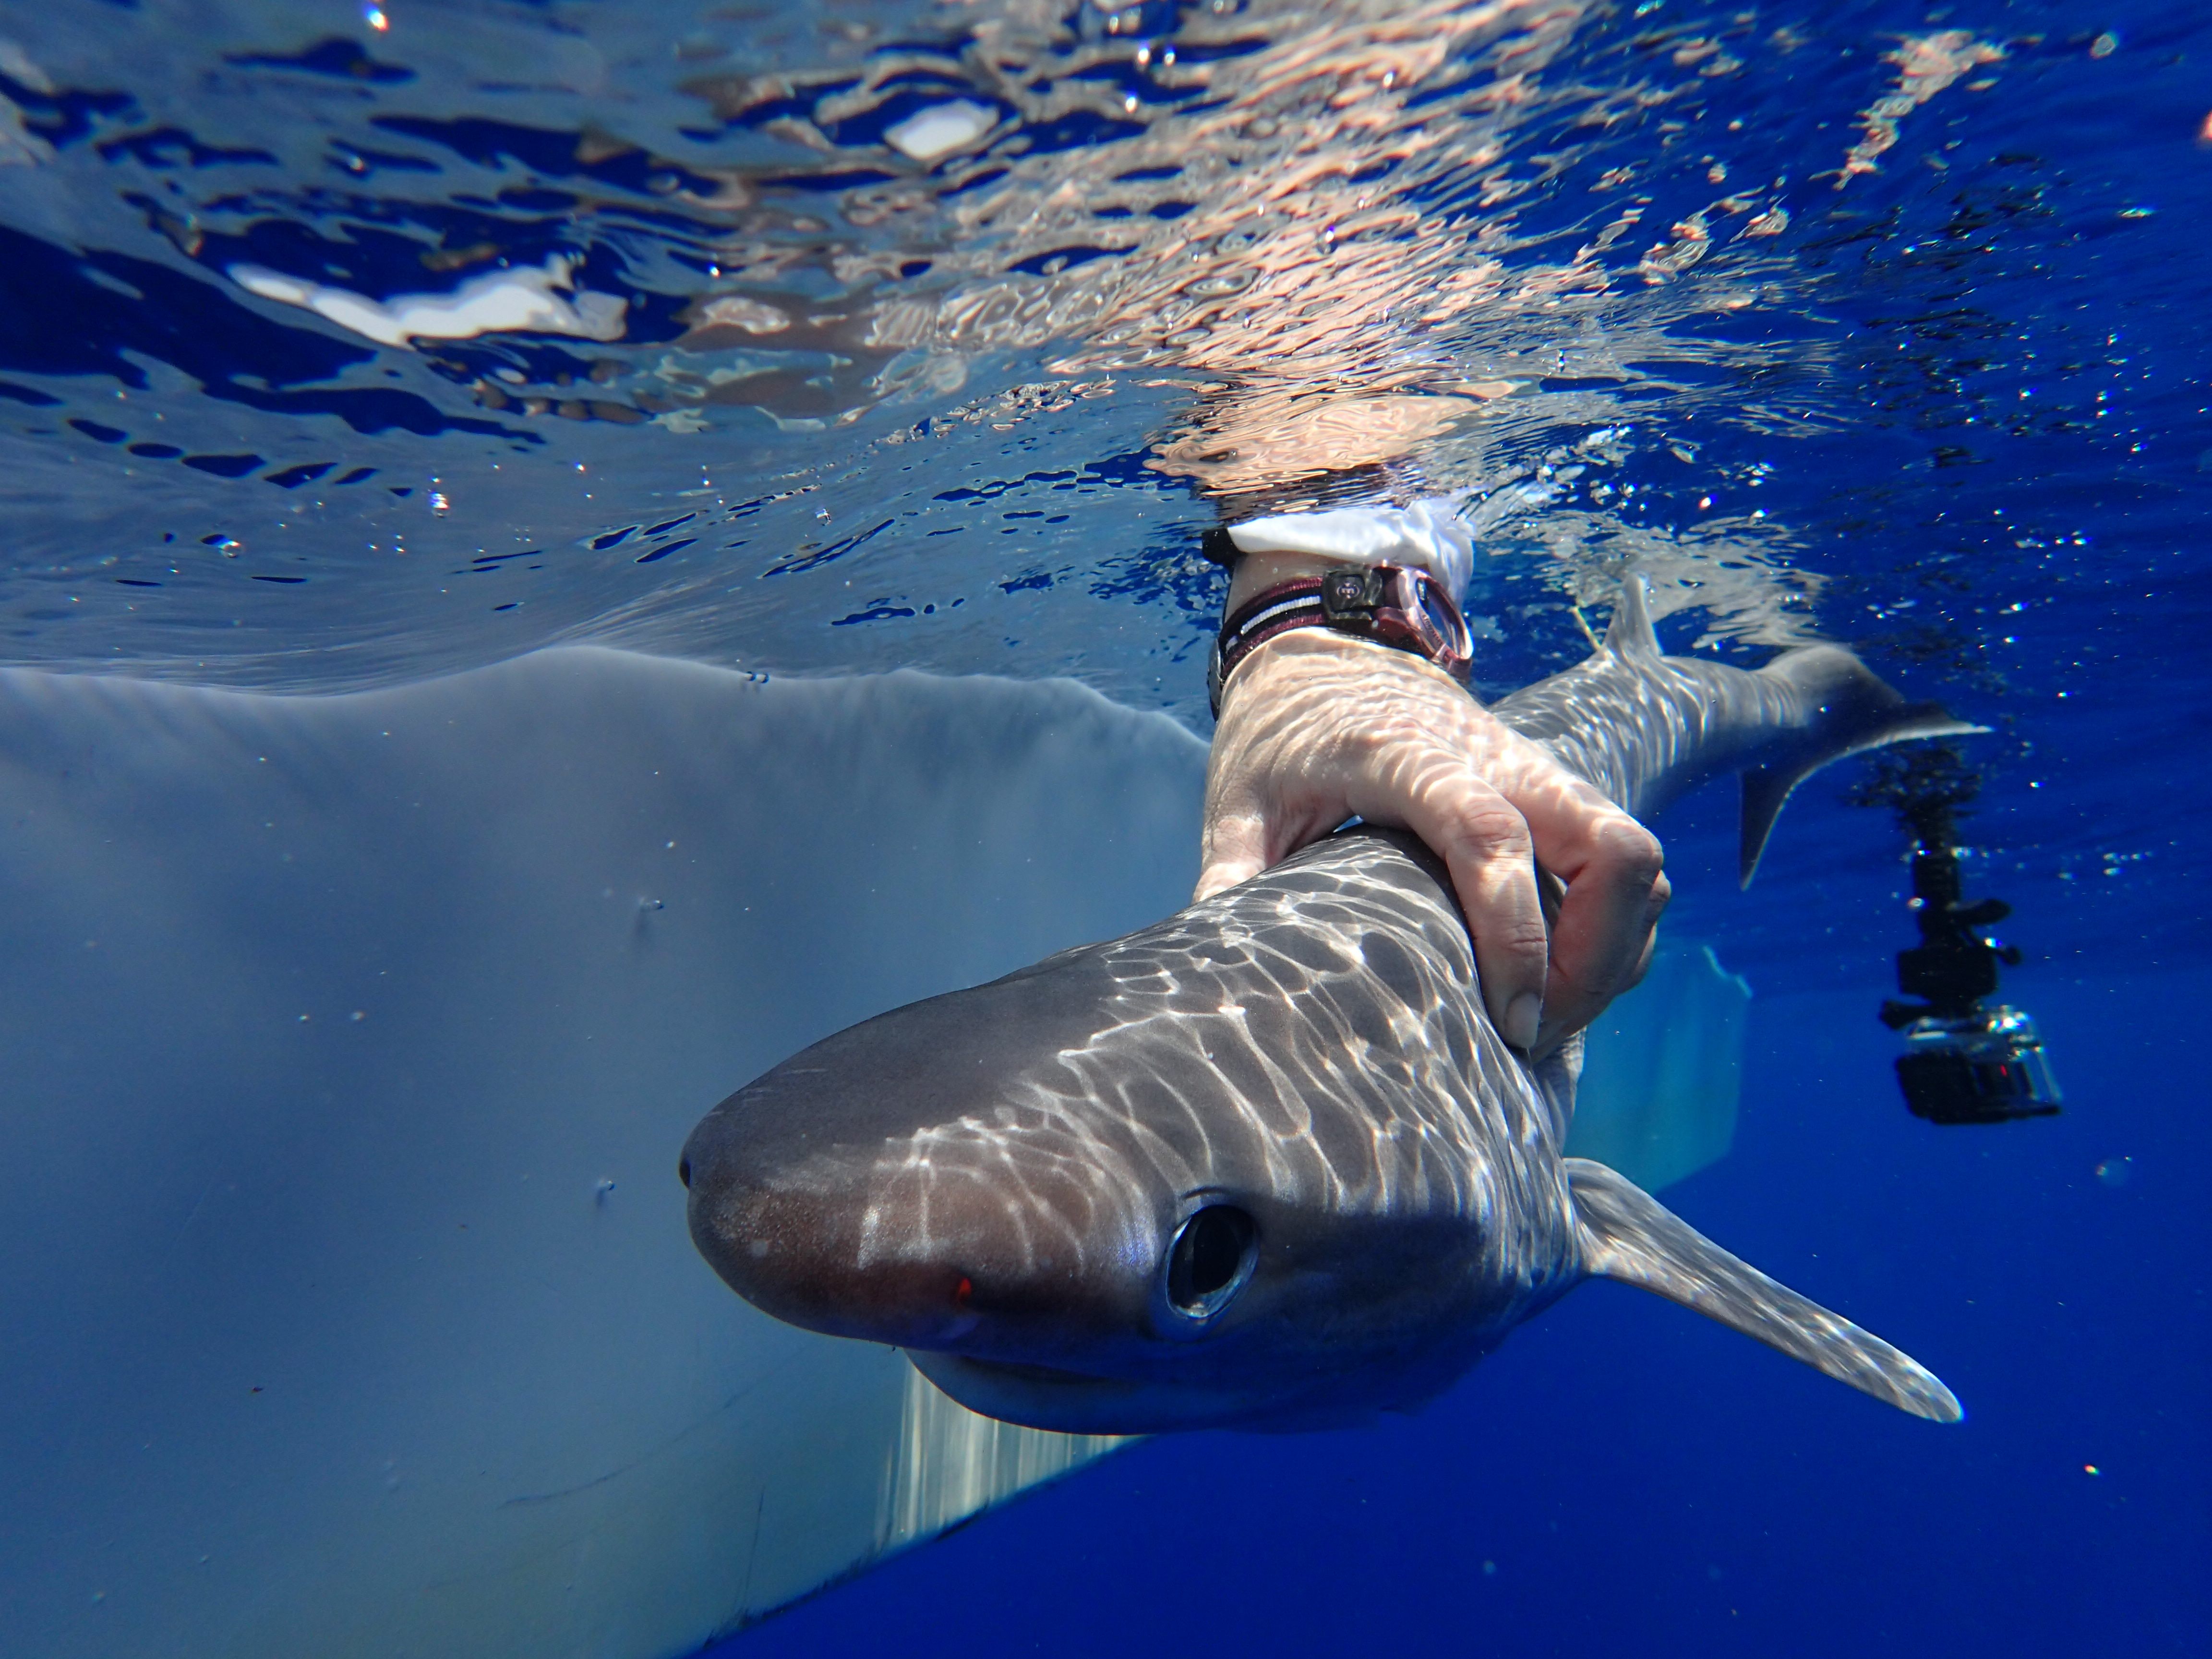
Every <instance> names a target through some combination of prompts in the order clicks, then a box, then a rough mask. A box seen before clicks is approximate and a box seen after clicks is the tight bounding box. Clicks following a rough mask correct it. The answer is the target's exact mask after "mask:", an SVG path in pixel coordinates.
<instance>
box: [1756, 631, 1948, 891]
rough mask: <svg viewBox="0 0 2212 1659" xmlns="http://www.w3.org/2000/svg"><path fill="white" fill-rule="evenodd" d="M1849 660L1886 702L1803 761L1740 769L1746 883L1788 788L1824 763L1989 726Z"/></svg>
mask: <svg viewBox="0 0 2212 1659" xmlns="http://www.w3.org/2000/svg"><path fill="white" fill-rule="evenodd" d="M1805 654H1807V655H1809V654H1811V653H1805ZM1836 654H1838V655H1839V656H1840V655H1842V654H1843V653H1836ZM1850 660H1851V665H1852V666H1853V667H1854V668H1857V670H1858V672H1859V673H1860V674H1862V675H1863V676H1864V677H1865V679H1866V681H1867V682H1869V684H1870V685H1871V686H1872V687H1873V688H1875V690H1879V691H1880V692H1881V693H1882V694H1884V695H1885V696H1887V698H1888V699H1889V703H1890V706H1888V707H1883V706H1881V704H1880V703H1876V706H1875V708H1873V709H1872V710H1871V711H1869V718H1868V719H1866V720H1865V721H1864V722H1863V724H1860V725H1858V726H1857V729H1852V728H1851V726H1850V724H1849V723H1846V724H1845V727H1844V731H1843V732H1840V733H1839V734H1838V738H1837V740H1836V741H1835V742H1834V743H1833V744H1832V746H1830V747H1826V748H1823V749H1821V750H1819V751H1818V752H1816V753H1815V754H1814V756H1813V757H1812V758H1810V759H1809V760H1808V761H1806V762H1805V763H1803V764H1802V765H1799V766H1795V767H1777V766H1754V767H1753V768H1751V769H1749V770H1747V771H1746V772H1745V773H1744V775H1743V821H1742V827H1741V834H1740V838H1739V840H1738V842H1737V857H1738V860H1739V867H1740V870H1741V876H1742V883H1743V885H1744V886H1746V887H1748V886H1750V885H1751V878H1752V877H1753V876H1754V875H1756V874H1757V873H1758V872H1759V855H1760V854H1762V853H1764V852H1765V851H1766V838H1767V837H1768V836H1771V835H1772V834H1773V833H1774V820H1775V819H1777V818H1778V817H1781V816H1782V809H1783V807H1784V805H1786V804H1787V803H1788V801H1789V799H1790V792H1791V791H1792V790H1794V789H1796V787H1797V786H1798V785H1799V784H1801V783H1802V782H1804V781H1805V780H1806V779H1808V778H1809V777H1811V776H1812V775H1813V774H1814V773H1815V772H1817V771H1819V770H1820V769H1821V768H1822V767H1824V766H1826V765H1829V764H1831V763H1833V762H1836V761H1839V760H1842V759H1844V757H1847V756H1850V755H1860V754H1864V753H1865V752H1866V751H1867V750H1869V749H1881V748H1884V747H1886V746H1887V745H1888V744H1893V743H1905V742H1909V741H1910V740H1911V739H1912V738H1955V737H1966V736H1971V735H1972V734H1974V733H1976V732H1986V731H1988V730H1989V729H1990V728H1989V727H1988V726H1976V725H1975V724H1974V723H1973V722H1972V720H1958V719H1954V717H1953V716H1952V715H1951V714H1949V713H1948V711H1947V710H1946V709H1944V708H1942V705H1941V704H1938V703H1932V702H1912V703H1909V702H1905V700H1904V699H1903V698H1901V697H1899V696H1897V694H1896V693H1895V692H1893V691H1891V690H1889V688H1888V687H1887V686H1886V685H1883V684H1881V681H1880V680H1877V679H1875V678H1874V676H1873V675H1872V674H1870V673H1868V672H1867V671H1866V670H1865V669H1864V668H1863V667H1860V666H1859V665H1858V664H1857V661H1856V659H1850ZM1854 689H1856V688H1854Z"/></svg>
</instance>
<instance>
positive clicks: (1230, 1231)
mask: <svg viewBox="0 0 2212 1659" xmlns="http://www.w3.org/2000/svg"><path fill="white" fill-rule="evenodd" d="M1259 1231H1260V1230H1259V1229H1258V1228H1257V1227H1255V1225H1253V1223H1252V1218H1251V1217H1250V1216H1249V1215H1247V1214H1245V1213H1244V1212H1243V1211H1242V1210H1240V1209H1237V1207H1236V1206H1234V1205H1230V1204H1209V1205H1207V1206H1206V1207H1205V1208H1204V1209H1202V1210H1200V1211H1199V1212H1197V1213H1196V1214H1194V1215H1193V1216H1192V1217H1191V1218H1190V1219H1189V1220H1188V1221H1186V1222H1184V1223H1183V1224H1182V1231H1180V1232H1178V1233H1176V1238H1175V1243H1174V1245H1173V1247H1172V1248H1171V1249H1170V1250H1169V1251H1168V1301H1169V1303H1170V1305H1172V1306H1173V1307H1174V1309H1175V1310H1176V1312H1177V1313H1179V1314H1182V1315H1184V1316H1187V1317H1189V1318H1192V1319H1211V1318H1212V1317H1213V1316H1214V1315H1216V1314H1218V1313H1219V1312H1220V1311H1221V1310H1223V1309H1224V1308H1225V1307H1227V1306H1228V1305H1229V1304H1230V1303H1231V1301H1232V1300H1233V1299H1234V1298H1235V1297H1236V1295H1237V1291H1241V1290H1243V1288H1244V1281H1245V1280H1246V1279H1249V1278H1251V1276H1252V1265H1253V1262H1254V1261H1255V1259H1256V1257H1257V1256H1258V1254H1259V1253H1258V1251H1257V1250H1255V1249H1254V1248H1253V1246H1254V1244H1255V1242H1256V1241H1257V1239H1258V1237H1259Z"/></svg>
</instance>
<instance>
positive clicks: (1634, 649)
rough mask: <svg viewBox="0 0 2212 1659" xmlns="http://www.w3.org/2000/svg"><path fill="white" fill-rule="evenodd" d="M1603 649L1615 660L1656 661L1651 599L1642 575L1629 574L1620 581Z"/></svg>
mask: <svg viewBox="0 0 2212 1659" xmlns="http://www.w3.org/2000/svg"><path fill="white" fill-rule="evenodd" d="M1605 648H1606V649H1607V651H1610V652H1611V653H1613V655H1614V656H1616V657H1656V656H1657V655H1658V654H1659V635H1658V632H1657V630H1656V629H1654V628H1653V627H1652V626H1651V597H1650V593H1649V592H1648V591H1646V589H1645V587H1644V577H1643V575H1642V574H1640V573H1639V572H1637V571H1634V570H1632V571H1630V572H1629V573H1628V574H1626V575H1625V576H1623V577H1622V578H1621V579H1620V598H1619V599H1616V600H1615V601H1614V602H1613V620H1612V621H1611V622H1609V623H1607V624H1606V625H1605Z"/></svg>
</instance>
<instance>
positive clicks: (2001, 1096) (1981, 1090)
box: [1860, 744, 2062, 1123]
mask: <svg viewBox="0 0 2212 1659" xmlns="http://www.w3.org/2000/svg"><path fill="white" fill-rule="evenodd" d="M1979 787H1980V780H1979V779H1978V777H1977V776H1976V775H1974V774H1973V773H1972V771H1970V770H1968V769H1966V766H1965V765H1964V764H1963V763H1961V762H1960V759H1959V757H1958V754H1957V752H1956V751H1955V750H1952V749H1951V748H1949V746H1948V745H1946V744H1933V745H1929V746H1928V747H1926V748H1924V749H1921V750H1917V752H1912V753H1908V754H1904V755H1899V756H1893V757H1886V759H1885V763H1883V764H1882V765H1881V767H1880V768H1879V769H1878V773H1877V777H1876V780H1875V783H1874V784H1873V785H1872V786H1870V787H1869V788H1868V789H1867V790H1866V791H1864V792H1863V793H1862V794H1861V796H1860V799H1861V800H1862V801H1863V802H1865V803H1866V804H1868V805H1873V804H1875V803H1877V802H1879V803H1881V804H1883V805H1889V806H1892V807H1893V808H1895V810H1896V811H1897V814H1898V817H1899V818H1900V819H1901V820H1902V821H1903V822H1904V823H1905V828H1906V829H1909V830H1910V831H1911V835H1912V837H1913V847H1912V897H1911V900H1910V901H1909V902H1910V903H1911V907H1912V910H1913V915H1914V916H1915V918H1916V919H1917V921H1918V922H1919V924H1920V943H1919V944H1918V945H1916V946H1914V947H1913V948H1912V949H1911V950H1909V951H1899V952H1898V953H1897V988H1898V989H1899V991H1901V992H1903V993H1904V994H1905V995H1906V996H1908V997H1917V998H1918V999H1920V1000H1918V1001H1917V1002H1899V1001H1895V1000H1890V1001H1885V1002H1884V1003H1883V1004H1882V1005H1881V1022H1882V1024H1885V1025H1887V1026H1888V1027H1889V1028H1890V1030H1893V1031H1901V1032H1903V1033H1904V1034H1905V1052H1904V1053H1903V1054H1899V1056H1898V1059H1897V1081H1898V1085H1899V1087H1900V1088H1901V1089H1903V1090H1904V1091H1905V1105H1906V1107H1907V1108H1908V1109H1910V1110H1911V1112H1912V1115H1914V1116H1916V1117H1923V1118H1926V1119H1927V1120H1928V1121H1929V1122H1931V1123H2004V1122H2008V1121H2011V1120H2012V1119H2014V1118H2021V1117H2048V1116H2050V1115H2051V1114H2053V1113H2055V1112H2057V1110H2058V1109H2059V1103H2060V1100H2061V1098H2062V1097H2061V1095H2060V1093H2059V1089H2058V1079H2057V1076H2056V1075H2054V1074H2053V1073H2052V1071H2051V1060H2050V1058H2049V1056H2047V1055H2046V1054H2045V1053H2044V1051H2043V1038H2042V1035H2041V1034H2040V1033H2039V1031H2037V1030H2036V1029H2035V1022H2034V1020H2033V1019H2032V1018H2029V1017H2028V1016H2027V1014H2026V1013H2024V1012H2021V1010H2020V1009H2017V1008H2012V1007H2008V1006H2004V1005H2003V1004H2002V1003H1996V1004H1990V1003H1989V1002H1988V1001H1987V1000H1986V999H1989V998H1992V997H1994V996H1995V995H1996V989H1997V964H1998V963H2004V964H2005V965H2006V966H2007V967H2011V966H2014V965H2015V964H2016V963H2019V961H2020V959H2021V953H2020V951H2019V949H2018V947H2016V946H2014V945H2002V944H2000V943H1998V941H1996V939H1991V938H1990V937H1989V936H1988V935H1987V934H1986V933H1984V931H1983V930H1984V928H1987V927H1990V926H1992V925H1993V924H1995V923H1996V922H1999V921H2003V920H2004V919H2005V918H2006V917H2007V916H2008V915H2011V914H2012V907H2011V906H2010V905H2008V904H2007V903H2006V902H2004V901H2003V900H2002V899H1984V900H1982V901H1981V902H1978V903H1975V904H1969V903H1967V902H1966V896H1965V893H1964V891H1963V889H1962V886H1961V884H1960V873H1959V846H1958V841H1957V836H1956V835H1955V833H1954V822H1955V818H1956V815H1957V813H1958V811H1959V810H1960V807H1962V806H1963V805H1965V804H1966V802H1967V801H1969V800H1971V799H1973V797H1974V795H1975V793H1977V791H1978V788H1979Z"/></svg>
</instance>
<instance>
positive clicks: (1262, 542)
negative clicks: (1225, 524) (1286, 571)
mask: <svg viewBox="0 0 2212 1659" xmlns="http://www.w3.org/2000/svg"><path fill="white" fill-rule="evenodd" d="M1229 539H1230V540H1231V542H1233V543H1235V544H1236V546H1237V551H1238V552H1240V553H1311V554H1314V555H1316V556H1319V557H1322V558H1325V559H1335V560H1339V561H1340V562H1343V563H1345V564H1363V565H1372V564H1402V565H1410V566H1413V567H1414V568H1418V569H1422V570H1425V571H1427V572H1428V573H1429V574H1431V575H1432V576H1434V577H1435V578H1436V579H1437V582H1438V583H1439V584H1440V585H1441V586H1443V590H1444V592H1447V593H1449V594H1450V595H1451V599H1452V603H1453V604H1455V605H1457V604H1460V603H1461V602H1462V601H1463V600H1464V599H1466V597H1467V585H1468V581H1469V580H1472V579H1473V577H1474V532H1472V531H1470V530H1469V529H1468V526H1467V520H1464V519H1462V518H1461V517H1460V516H1459V514H1458V513H1456V512H1455V511H1454V510H1453V509H1452V507H1451V505H1450V504H1449V502H1446V501H1415V502H1414V503H1413V505H1412V506H1411V507H1336V508H1334V509H1332V510H1331V511H1329V512H1327V513H1275V514H1273V516H1272V517H1269V518H1265V519H1248V520H1245V521H1244V522H1243V524H1233V525H1231V526H1229Z"/></svg>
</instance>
